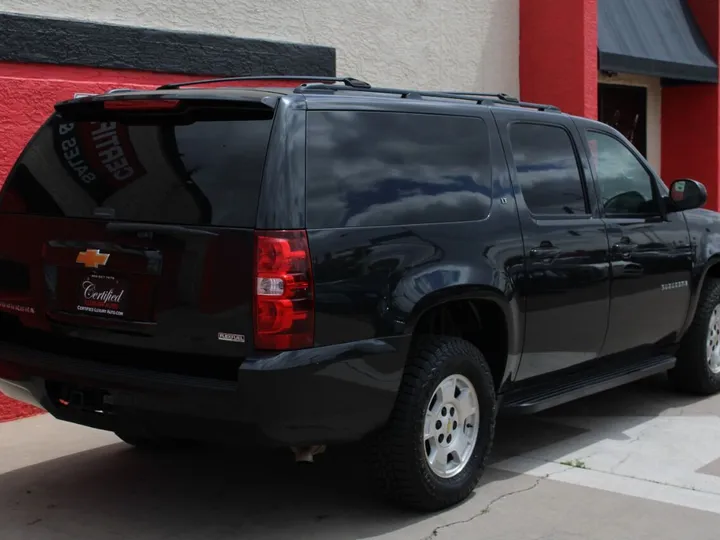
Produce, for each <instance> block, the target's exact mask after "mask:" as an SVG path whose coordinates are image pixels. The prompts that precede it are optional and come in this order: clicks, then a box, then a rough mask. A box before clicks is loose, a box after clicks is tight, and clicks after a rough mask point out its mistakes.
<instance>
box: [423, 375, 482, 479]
mask: <svg viewBox="0 0 720 540" xmlns="http://www.w3.org/2000/svg"><path fill="white" fill-rule="evenodd" d="M478 414H479V413H478V398H477V393H476V392H475V387H474V386H473V384H472V383H471V382H470V381H469V380H468V379H467V378H466V377H464V376H463V375H450V376H449V377H447V378H446V379H445V380H443V381H442V382H441V383H440V384H439V385H438V387H437V388H436V389H435V394H434V395H433V397H432V398H431V399H430V403H429V404H428V408H427V411H426V413H425V434H424V440H425V458H426V459H427V463H428V465H429V466H430V469H431V470H432V472H434V473H435V474H436V475H438V476H439V477H440V478H452V477H453V476H455V475H456V474H458V473H459V472H460V471H462V469H463V468H464V467H465V466H467V464H468V462H469V461H470V458H471V457H472V453H473V450H475V443H476V441H477V434H478Z"/></svg>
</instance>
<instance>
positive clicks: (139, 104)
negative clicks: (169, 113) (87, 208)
mask: <svg viewBox="0 0 720 540" xmlns="http://www.w3.org/2000/svg"><path fill="white" fill-rule="evenodd" d="M179 103H180V101H178V100H177V99H117V100H111V101H105V102H104V106H105V108H106V109H110V110H115V111H116V110H128V109H144V110H152V109H174V108H175V107H177V106H178V104H179Z"/></svg>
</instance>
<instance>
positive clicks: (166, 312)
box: [0, 100, 273, 376]
mask: <svg viewBox="0 0 720 540" xmlns="http://www.w3.org/2000/svg"><path fill="white" fill-rule="evenodd" d="M114 101H115V100H114ZM136 103H144V105H141V106H137V105H135V106H133V107H131V108H129V109H127V110H125V109H123V108H122V106H121V107H119V108H118V107H113V108H112V109H111V110H105V108H104V107H103V106H102V103H100V106H99V107H98V105H97V103H91V104H77V105H76V106H74V107H69V108H68V107H65V108H63V109H61V110H62V114H61V113H56V114H55V115H53V117H52V118H50V120H49V121H48V122H47V123H46V125H45V126H43V127H42V128H41V129H40V131H39V132H38V133H37V134H36V136H35V137H34V138H33V140H32V141H31V142H30V144H29V145H28V147H27V148H26V150H25V151H24V153H23V155H22V156H21V157H20V159H19V160H18V162H17V163H16V165H15V167H14V168H13V170H12V172H11V174H10V176H9V177H8V180H7V182H6V185H5V186H4V188H3V192H2V198H1V199H0V228H2V230H3V231H14V234H4V235H2V236H0V311H3V312H5V313H6V314H10V315H12V316H14V317H16V318H17V320H18V321H19V323H20V330H21V332H13V334H12V335H7V333H6V335H5V336H4V337H3V339H5V340H14V339H20V336H21V335H22V336H24V337H23V339H26V340H27V339H28V335H34V336H35V337H34V338H30V341H31V343H33V345H32V346H34V347H38V348H41V347H46V348H48V347H49V348H51V349H52V350H53V351H58V352H59V351H60V349H62V350H63V351H64V352H65V353H68V352H70V353H72V352H73V351H76V352H77V355H78V356H80V355H86V353H87V351H88V350H92V351H95V352H94V354H95V356H96V359H101V360H103V361H108V362H117V363H123V364H130V365H133V366H136V367H143V368H147V369H153V370H168V371H176V372H183V373H184V372H187V370H188V368H187V366H185V367H183V364H187V362H184V357H185V356H186V355H190V356H191V357H193V360H192V361H200V363H203V362H204V361H203V360H202V359H200V360H198V359H197V358H196V357H197V356H198V355H200V356H203V357H207V358H206V359H205V361H210V363H209V364H207V363H206V365H205V367H203V368H202V369H201V368H200V367H198V369H199V370H200V371H203V372H204V371H208V373H210V374H212V373H214V370H213V368H212V366H213V365H214V364H213V363H216V364H217V366H216V367H217V370H218V373H220V372H223V373H227V374H229V373H232V368H233V367H234V368H236V367H237V365H238V364H239V362H240V361H241V359H242V357H243V356H244V355H245V354H246V348H247V347H248V346H249V345H250V344H249V341H250V340H251V338H252V279H253V278H252V275H253V274H252V264H253V249H254V247H253V246H254V244H253V242H254V240H253V238H254V232H253V229H254V225H255V220H256V212H257V201H258V197H259V193H260V186H261V182H262V176H263V166H264V159H265V154H266V152H267V146H268V141H269V138H270V130H271V126H272V119H273V109H272V108H270V107H259V106H254V107H251V108H247V107H242V106H239V107H237V108H232V107H231V108H230V109H228V107H229V105H228V103H223V104H222V114H218V104H213V103H206V102H203V103H199V102H185V101H182V100H175V102H174V103H176V105H177V106H175V107H166V106H164V105H163V106H162V107H160V108H157V109H155V108H154V107H153V104H152V103H150V102H147V101H145V102H136ZM3 268H4V271H3ZM14 336H16V337H14ZM110 345H112V346H113V347H110ZM144 351H146V352H152V353H153V354H143V352H144ZM168 355H170V356H168ZM171 356H172V357H173V358H175V364H177V365H175V366H173V365H171V364H172V363H173V362H171V361H170V360H169V358H170V357H171ZM187 360H190V358H187ZM228 366H229V369H228V370H227V372H226V371H225V369H227V368H228ZM191 371H192V370H191ZM228 376H229V375H228Z"/></svg>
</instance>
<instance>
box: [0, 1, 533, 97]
mask: <svg viewBox="0 0 720 540" xmlns="http://www.w3.org/2000/svg"><path fill="white" fill-rule="evenodd" d="M0 11H6V12H16V13H23V14H31V15H45V16H51V17H59V18H71V19H79V20H91V21H97V22H110V23H117V24H129V25H133V26H145V27H153V28H164V29H173V30H186V31H198V32H209V33H217V34H225V35H232V36H242V37H255V38H268V39H277V40H283V41H294V42H304V43H311V44H319V45H329V46H333V47H336V49H337V70H338V74H342V75H352V76H355V77H359V78H363V79H367V80H368V81H369V82H371V83H373V84H377V85H398V86H408V87H423V88H427V89H458V90H465V91H470V90H476V91H488V92H507V93H511V94H515V95H517V94H518V89H519V82H518V56H519V0H442V1H440V0H393V1H391V2H388V1H381V0H332V1H331V0H265V1H262V2H258V1H257V0H0Z"/></svg>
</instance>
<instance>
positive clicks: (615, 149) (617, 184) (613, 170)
mask: <svg viewBox="0 0 720 540" xmlns="http://www.w3.org/2000/svg"><path fill="white" fill-rule="evenodd" d="M588 139H589V141H590V142H591V144H590V147H591V151H592V152H593V154H594V155H593V157H594V158H595V163H596V169H597V175H598V183H599V188H600V196H601V197H602V199H603V200H609V199H613V198H614V197H617V196H618V195H621V194H625V193H632V192H636V193H639V194H640V195H642V197H643V199H644V201H645V202H649V201H652V200H653V191H652V183H651V182H652V179H651V177H650V175H649V173H648V172H647V171H646V170H645V167H643V166H642V164H641V163H640V161H639V160H638V159H637V158H636V157H635V156H634V155H633V154H632V152H630V150H629V149H628V148H626V147H625V146H624V145H623V144H622V143H620V142H619V141H617V140H615V139H614V138H613V137H611V136H609V135H604V134H602V133H598V132H594V131H591V132H589V133H588ZM638 202H640V201H638ZM626 209H627V210H628V211H629V210H632V209H629V208H626ZM636 210H637V211H638V212H640V211H641V209H639V208H637V209H636Z"/></svg>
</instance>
